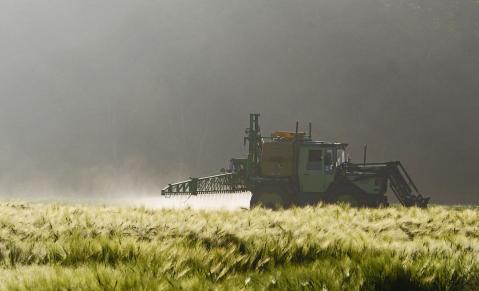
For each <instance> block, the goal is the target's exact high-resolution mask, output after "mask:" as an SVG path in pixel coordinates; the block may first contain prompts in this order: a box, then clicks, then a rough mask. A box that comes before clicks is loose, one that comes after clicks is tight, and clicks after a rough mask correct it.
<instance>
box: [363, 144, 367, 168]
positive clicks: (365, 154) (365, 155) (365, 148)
mask: <svg viewBox="0 0 479 291" xmlns="http://www.w3.org/2000/svg"><path fill="white" fill-rule="evenodd" d="M367 154H368V144H365V145H364V160H363V164H364V165H366V157H367Z"/></svg>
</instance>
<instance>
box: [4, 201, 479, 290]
mask: <svg viewBox="0 0 479 291" xmlns="http://www.w3.org/2000/svg"><path fill="white" fill-rule="evenodd" d="M478 288H479V208H477V207H476V208H475V207H442V206H434V207H430V208H429V209H427V210H421V209H417V208H410V209H407V208H402V207H391V208H386V209H354V208H350V207H349V206H347V205H337V206H322V205H319V206H316V207H306V208H297V209H289V210H282V211H270V210H264V209H253V210H236V211H225V210H223V211H222V210H192V209H185V210H165V209H163V210H150V209H147V208H128V207H112V206H110V207H108V206H92V205H74V204H42V203H24V202H2V203H0V289H2V290H3V289H5V290H77V289H83V290H169V289H185V290H208V289H218V290H257V289H281V290H284V289H289V290H309V289H314V290H388V289H401V290H478Z"/></svg>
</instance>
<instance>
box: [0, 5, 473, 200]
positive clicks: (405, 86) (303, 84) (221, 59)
mask: <svg viewBox="0 0 479 291" xmlns="http://www.w3.org/2000/svg"><path fill="white" fill-rule="evenodd" d="M478 16H479V2H478V1H477V0H458V1H456V0H447V1H446V0H422V1H420V0H394V1H392V0H362V1H359V0H319V1H286V0H283V1H282V0H258V1H244V0H243V1H240V0H238V1H232V0H228V1H224V0H222V1H220V0H217V1H214V0H207V1H206V0H205V1H193V0H191V1H184V0H171V1H161V0H156V1H120V0H115V1H113V0H108V1H85V0H83V1H65V0H58V1H57V0H49V1H21V0H2V1H0V64H1V66H0V101H1V103H0V104H1V106H0V193H1V195H2V197H8V198H18V197H19V198H22V197H35V198H38V199H43V198H48V197H80V198H83V199H89V198H91V197H95V198H101V199H105V198H106V199H109V197H117V196H122V195H123V196H124V195H127V196H132V197H135V196H139V195H140V194H141V195H143V194H145V193H147V194H148V195H159V194H160V193H159V189H161V188H162V187H163V186H164V184H165V183H169V182H174V181H176V180H182V179H184V178H185V177H190V176H200V175H206V174H214V173H217V172H218V169H219V168H222V167H224V166H225V165H226V163H227V161H228V160H229V159H230V158H231V157H242V156H243V155H244V154H245V151H246V148H244V147H243V143H242V142H243V141H242V138H243V133H244V129H245V128H246V127H247V126H248V114H249V113H250V112H260V113H261V114H262V115H261V120H260V121H261V125H262V130H263V133H264V134H266V135H267V134H269V133H270V132H271V131H274V130H279V129H293V128H294V123H295V122H296V120H299V121H300V122H301V123H302V124H303V125H304V126H305V125H306V124H307V122H309V121H311V122H312V123H313V135H314V136H315V137H316V138H318V139H322V140H336V141H342V142H347V143H349V144H350V147H349V151H350V154H351V157H352V159H353V161H361V160H362V146H363V145H364V144H366V143H367V144H368V149H369V152H368V160H369V161H378V162H380V161H390V160H400V161H402V162H403V164H404V165H405V167H406V168H407V169H408V171H409V172H410V174H411V176H412V177H413V179H414V180H415V182H416V184H417V185H418V186H419V188H420V190H421V192H422V193H424V194H426V196H431V197H432V202H433V203H445V204H478V203H479V186H478V183H477V180H478V178H477V175H478V173H479V171H478V170H477V168H476V165H477V164H479V154H478V152H477V149H478V148H479V134H478V133H479V125H478V124H479V123H478V121H479V116H478V113H479V98H478V97H479V17H478Z"/></svg>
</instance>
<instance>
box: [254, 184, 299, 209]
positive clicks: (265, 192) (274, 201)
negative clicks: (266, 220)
mask: <svg viewBox="0 0 479 291" xmlns="http://www.w3.org/2000/svg"><path fill="white" fill-rule="evenodd" d="M289 200H290V199H288V197H287V191H285V190H284V189H282V188H281V187H260V188H258V189H256V190H255V191H253V195H252V196H251V201H250V208H253V207H256V206H263V207H265V208H269V209H278V208H284V207H288V206H289V204H290V202H289Z"/></svg>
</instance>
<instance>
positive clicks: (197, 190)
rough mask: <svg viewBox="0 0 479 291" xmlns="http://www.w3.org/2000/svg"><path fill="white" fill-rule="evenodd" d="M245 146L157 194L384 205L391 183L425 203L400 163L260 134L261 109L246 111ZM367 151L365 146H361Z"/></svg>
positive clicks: (291, 134)
mask: <svg viewBox="0 0 479 291" xmlns="http://www.w3.org/2000/svg"><path fill="white" fill-rule="evenodd" d="M249 123H250V125H249V128H247V129H246V137H245V138H244V143H245V145H246V144H248V149H249V150H248V157H246V158H240V159H235V158H234V159H231V161H230V165H229V168H228V169H226V170H225V169H223V170H222V173H221V174H219V175H214V176H209V177H202V178H190V179H189V180H187V181H184V182H178V183H174V184H168V186H167V187H165V188H164V189H163V190H162V192H161V194H162V195H164V196H172V195H206V194H216V193H237V192H246V191H249V192H251V193H252V196H251V202H250V205H251V206H256V205H263V206H265V207H268V208H276V207H289V206H292V205H299V206H301V205H309V204H314V203H318V202H320V201H323V202H325V203H340V202H344V203H349V204H351V205H353V206H367V207H379V206H387V205H388V199H387V197H386V192H387V189H388V187H390V188H391V190H392V192H393V193H394V195H395V196H396V197H397V199H398V200H399V202H400V203H401V204H402V205H404V206H418V207H427V204H428V202H429V198H425V197H423V196H422V195H421V194H420V193H419V190H418V188H417V187H416V185H415V184H414V182H413V181H412V179H411V177H410V176H409V175H408V173H407V172H406V170H405V169H404V167H403V166H402V164H401V162H398V161H394V162H386V163H366V158H365V159H364V163H361V164H356V163H352V162H351V161H349V159H348V158H347V155H346V147H347V144H345V143H337V142H325V141H318V140H313V139H312V137H311V123H310V124H309V132H308V134H306V133H305V132H299V131H298V123H296V130H295V131H277V132H273V133H272V134H271V136H269V137H265V136H262V135H261V131H260V126H259V114H250V120H249ZM365 155H366V151H365Z"/></svg>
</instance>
